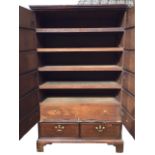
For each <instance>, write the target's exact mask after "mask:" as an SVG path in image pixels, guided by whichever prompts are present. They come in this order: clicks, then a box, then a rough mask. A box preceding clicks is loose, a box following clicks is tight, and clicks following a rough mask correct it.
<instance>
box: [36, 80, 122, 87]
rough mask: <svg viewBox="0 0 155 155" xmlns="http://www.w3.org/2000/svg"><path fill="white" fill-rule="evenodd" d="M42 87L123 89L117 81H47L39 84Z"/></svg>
mask: <svg viewBox="0 0 155 155" xmlns="http://www.w3.org/2000/svg"><path fill="white" fill-rule="evenodd" d="M39 88H40V89H121V85H120V84H118V83H117V82H94V81H89V82H87V81H78V82H77V81H76V82H66V81H65V82H62V81H57V82H45V83H43V84H41V85H40V86H39Z"/></svg>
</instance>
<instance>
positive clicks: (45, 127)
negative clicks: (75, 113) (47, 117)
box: [39, 122, 79, 137]
mask: <svg viewBox="0 0 155 155" xmlns="http://www.w3.org/2000/svg"><path fill="white" fill-rule="evenodd" d="M39 137H79V125H78V124H76V123H51V122H50V123H48V122H47V123H44V122H42V123H39Z"/></svg>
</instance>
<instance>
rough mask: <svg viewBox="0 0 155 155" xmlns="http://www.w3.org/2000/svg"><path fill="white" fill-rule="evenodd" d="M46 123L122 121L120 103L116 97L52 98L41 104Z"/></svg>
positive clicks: (43, 119) (42, 117)
mask: <svg viewBox="0 0 155 155" xmlns="http://www.w3.org/2000/svg"><path fill="white" fill-rule="evenodd" d="M40 112H41V119H40V121H44V122H48V121H49V122H50V121H52V122H54V121H57V122H58V121H59V120H61V121H62V120H63V122H64V121H65V120H66V121H67V122H70V121H71V122H80V121H82V122H84V121H87V122H93V121H103V120H106V121H120V120H121V118H120V114H119V113H120V102H119V101H118V100H116V98H114V97H50V98H46V99H45V100H44V101H43V102H41V104H40Z"/></svg>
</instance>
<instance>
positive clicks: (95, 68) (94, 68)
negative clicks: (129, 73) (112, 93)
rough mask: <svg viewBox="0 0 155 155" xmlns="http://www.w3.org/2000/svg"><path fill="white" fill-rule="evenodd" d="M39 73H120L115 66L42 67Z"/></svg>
mask: <svg viewBox="0 0 155 155" xmlns="http://www.w3.org/2000/svg"><path fill="white" fill-rule="evenodd" d="M39 71H40V72H50V71H122V67H121V66H117V65H89V66H88V65H87V66H86V65H83V66H81V65H76V66H75V65H72V66H43V67H39Z"/></svg>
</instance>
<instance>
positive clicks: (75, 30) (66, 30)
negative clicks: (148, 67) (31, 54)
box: [36, 27, 124, 33]
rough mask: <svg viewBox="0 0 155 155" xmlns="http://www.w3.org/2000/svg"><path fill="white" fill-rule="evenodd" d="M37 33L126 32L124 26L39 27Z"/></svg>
mask: <svg viewBox="0 0 155 155" xmlns="http://www.w3.org/2000/svg"><path fill="white" fill-rule="evenodd" d="M36 32H37V33H89V32H94V33H96V32H104V33H107V32H124V28H123V27H110V28H37V29H36Z"/></svg>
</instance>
